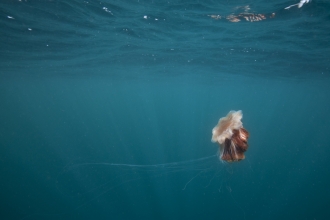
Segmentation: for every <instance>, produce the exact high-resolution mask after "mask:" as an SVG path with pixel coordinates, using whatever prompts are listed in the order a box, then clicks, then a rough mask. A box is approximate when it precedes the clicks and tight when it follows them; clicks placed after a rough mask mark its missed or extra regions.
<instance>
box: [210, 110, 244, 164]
mask: <svg viewBox="0 0 330 220" xmlns="http://www.w3.org/2000/svg"><path fill="white" fill-rule="evenodd" d="M242 118H243V113H242V111H230V112H229V113H228V114H227V116H226V117H223V118H220V120H219V122H218V124H217V125H216V126H215V127H214V128H213V130H212V142H218V143H219V146H220V159H221V160H223V161H227V162H237V161H240V160H243V159H244V158H245V155H244V152H245V151H247V149H248V143H247V140H248V138H249V132H248V131H247V130H246V129H244V128H243V123H242V121H241V120H242Z"/></svg>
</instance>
